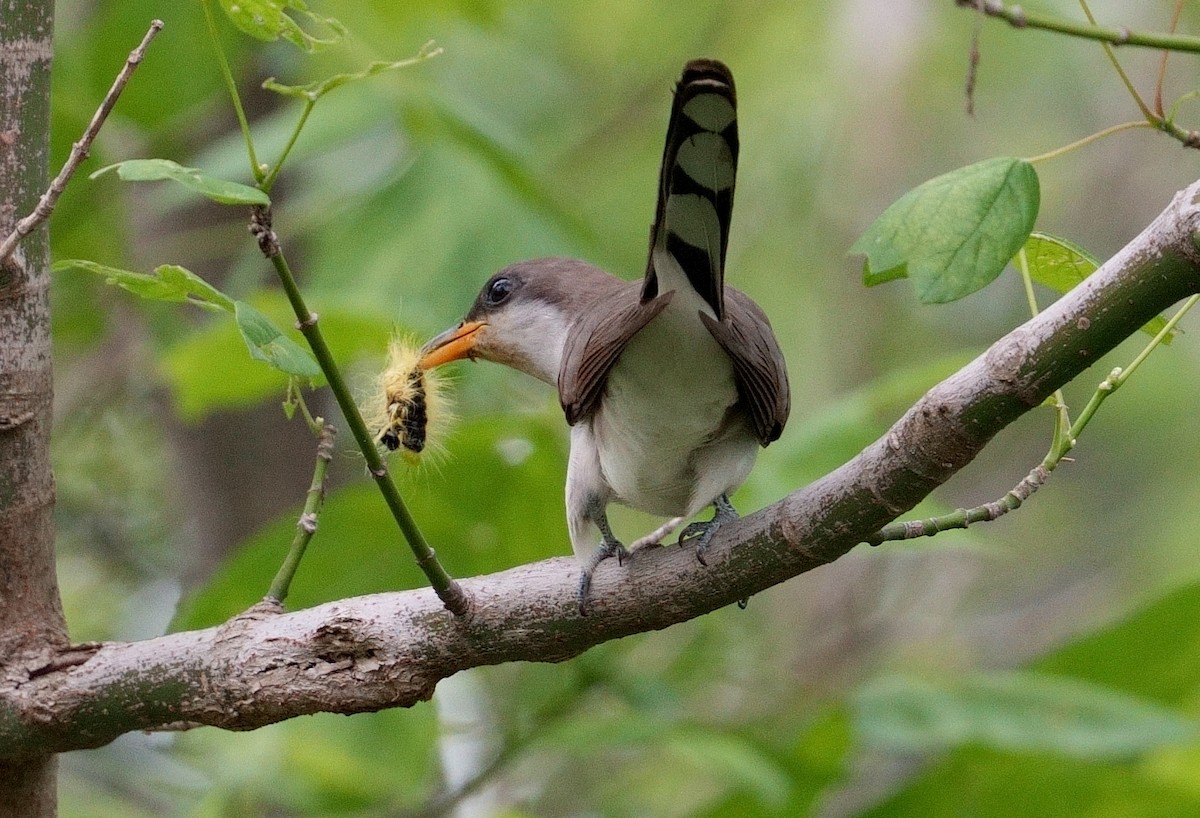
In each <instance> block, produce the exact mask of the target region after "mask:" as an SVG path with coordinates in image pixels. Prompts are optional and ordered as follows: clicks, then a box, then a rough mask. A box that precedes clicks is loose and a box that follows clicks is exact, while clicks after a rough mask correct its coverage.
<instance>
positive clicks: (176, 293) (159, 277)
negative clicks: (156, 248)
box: [51, 258, 233, 312]
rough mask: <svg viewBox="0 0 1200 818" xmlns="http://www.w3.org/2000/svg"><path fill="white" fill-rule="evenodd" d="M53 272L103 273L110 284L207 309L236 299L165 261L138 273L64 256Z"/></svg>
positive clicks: (230, 307) (226, 307)
mask: <svg viewBox="0 0 1200 818" xmlns="http://www.w3.org/2000/svg"><path fill="white" fill-rule="evenodd" d="M51 270H53V271H54V272H60V271H62V270H84V271H85V272H89V273H95V274H96V275H98V276H102V277H103V278H104V280H105V282H107V283H108V284H113V285H116V286H118V287H121V288H122V289H126V290H128V291H129V292H131V293H134V294H135V295H139V296H141V297H142V298H147V299H150V300H151V301H172V302H181V301H186V302H188V303H191V304H195V305H196V306H197V307H204V308H206V309H224V310H229V311H230V312H232V311H233V299H231V298H230V297H229V296H227V295H225V293H223V292H221V291H220V290H218V289H217V288H216V287H214V286H212V285H211V284H209V283H208V282H207V281H205V280H204V279H202V278H201V277H200V276H198V275H196V274H195V273H193V272H192V271H191V270H187V269H185V268H183V267H180V266H178V265H176V264H163V265H161V266H159V267H155V268H154V272H153V273H152V274H151V273H135V272H133V271H131V270H122V269H119V268H117V267H107V266H105V265H103V264H97V263H96V262H94V261H86V260H84V259H74V258H73V259H64V260H62V261H58V262H55V264H54V265H53V266H52V267H51Z"/></svg>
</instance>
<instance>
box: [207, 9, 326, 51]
mask: <svg viewBox="0 0 1200 818" xmlns="http://www.w3.org/2000/svg"><path fill="white" fill-rule="evenodd" d="M221 8H222V9H224V11H225V14H226V16H228V17H229V20H230V22H232V23H233V24H234V25H235V26H237V28H238V29H239V30H240V31H241V32H242V33H244V34H249V35H250V36H251V37H254V38H255V39H258V40H265V41H266V42H274V41H275V40H279V39H284V40H287V41H288V42H289V43H291V44H293V45H295V46H297V47H298V48H302V49H304V50H305V51H308V52H309V53H311V52H313V51H316V50H317V49H319V48H323V47H325V46H327V45H332V44H334V43H336V42H339V41H340V40H341V39H342V38H343V37H345V36H346V27H345V26H343V25H342V24H341V23H339V22H338V21H337V20H335V19H334V18H333V17H326V16H324V15H321V14H317V13H316V12H314V11H310V10H309V8H308V6H307V5H306V4H305V3H304V0H221ZM289 10H290V11H293V12H296V13H297V14H296V16H299V17H302V18H304V19H306V20H307V21H308V22H310V23H314V24H316V25H318V26H321V27H324V28H326V29H328V30H329V32H330V34H329V36H328V37H324V38H322V37H317V36H315V35H313V34H309V33H308V32H307V31H305V30H304V29H303V28H301V27H300V24H299V23H297V22H296V20H295V19H294V18H293V17H292V16H289V14H288V11H289Z"/></svg>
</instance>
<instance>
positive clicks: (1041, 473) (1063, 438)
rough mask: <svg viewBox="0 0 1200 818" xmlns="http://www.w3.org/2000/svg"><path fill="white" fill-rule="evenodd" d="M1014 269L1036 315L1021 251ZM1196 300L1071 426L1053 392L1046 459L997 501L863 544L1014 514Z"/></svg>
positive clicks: (889, 531)
mask: <svg viewBox="0 0 1200 818" xmlns="http://www.w3.org/2000/svg"><path fill="white" fill-rule="evenodd" d="M1016 264H1017V269H1019V270H1020V271H1021V274H1022V276H1023V277H1024V278H1025V280H1026V296H1027V297H1028V298H1029V300H1030V308H1031V309H1032V310H1033V312H1034V314H1035V315H1036V314H1037V301H1036V299H1035V298H1034V297H1033V289H1032V286H1031V285H1030V284H1029V278H1030V277H1029V265H1028V263H1027V259H1026V258H1025V251H1024V250H1022V251H1020V252H1019V253H1018V254H1017V259H1016ZM1198 301H1200V293H1198V294H1196V295H1193V296H1191V297H1190V298H1188V300H1187V301H1185V302H1184V303H1183V306H1181V307H1180V308H1179V309H1178V310H1177V311H1176V312H1175V314H1174V315H1173V316H1171V318H1170V319H1169V320H1168V321H1167V323H1166V324H1165V325H1164V326H1163V328H1162V329H1160V330H1159V331H1158V332H1157V333H1156V334H1155V336H1154V338H1153V339H1152V340H1151V341H1150V343H1148V344H1147V345H1146V346H1145V347H1144V348H1143V349H1142V351H1141V352H1139V353H1138V354H1137V356H1136V357H1134V359H1133V360H1132V361H1130V363H1129V366H1127V367H1125V368H1124V369H1122V368H1121V367H1116V368H1115V369H1113V371H1112V372H1110V373H1109V374H1108V377H1106V378H1105V379H1104V380H1103V381H1101V382H1100V385H1099V386H1098V387H1097V388H1096V391H1095V393H1093V394H1092V397H1091V399H1090V400H1088V402H1087V405H1086V406H1084V407H1083V411H1081V412H1080V413H1079V417H1077V418H1076V419H1075V422H1074V423H1071V422H1070V418H1069V417H1068V416H1067V407H1066V404H1064V403H1063V398H1062V390H1058V391H1056V392H1055V393H1054V397H1055V409H1056V411H1057V412H1058V415H1057V417H1056V420H1055V425H1054V438H1053V440H1052V441H1051V444H1050V451H1048V452H1047V453H1046V457H1045V458H1044V459H1043V460H1042V462H1041V463H1039V464H1038V465H1037V466H1035V467H1034V468H1033V470H1032V471H1031V472H1029V474H1028V475H1026V477H1025V479H1024V480H1022V481H1021V482H1020V483H1018V484H1017V485H1016V486H1015V487H1014V488H1013V490H1012V491H1010V492H1008V494H1006V495H1004V496H1003V497H1001V498H1000V499H999V500H995V501H993V502H991V503H984V504H983V505H981V506H976V507H975V508H971V509H964V508H959V509H955V510H954V511H952V512H950V513H949V514H943V515H941V516H938V517H929V518H927V519H924V520H900V521H896V522H893V523H889V524H887V525H886V526H884V527H883V528H881V529H879V530H878V531H876V532H875V533H874V534H872V535H871V536H870V537H868V538H867V539H866V540H865V542H867V543H868V544H870V545H880V544H882V543H885V542H890V541H893V540H911V539H914V538H916V537H932V536H934V535H936V534H939V533H941V532H942V531H947V530H949V529H953V528H967V527H968V526H970V525H972V524H973V523H979V522H991V521H992V520H996V519H998V518H1000V517H1002V516H1004V515H1005V514H1007V513H1008V512H1010V511H1013V510H1015V509H1018V508H1020V507H1021V504H1022V503H1024V502H1025V501H1026V500H1027V499H1029V496H1030V495H1032V494H1033V493H1034V492H1035V491H1037V490H1038V489H1039V488H1041V486H1042V485H1043V484H1044V483H1045V482H1046V480H1047V479H1049V477H1050V473H1051V472H1052V471H1054V469H1055V467H1056V466H1058V464H1059V463H1061V462H1062V461H1063V460H1064V459H1065V458H1066V455H1067V453H1068V452H1070V451H1071V449H1073V448H1075V444H1076V443H1078V442H1079V436H1080V434H1082V433H1083V430H1084V429H1085V428H1086V427H1087V425H1088V424H1089V423H1090V422H1091V420H1092V418H1093V417H1095V415H1096V412H1097V411H1099V409H1100V406H1101V405H1102V404H1103V403H1104V401H1105V400H1107V399H1108V396H1109V395H1111V394H1112V393H1113V392H1116V391H1117V390H1118V389H1119V388H1121V386H1122V385H1123V384H1124V383H1125V382H1126V381H1127V380H1129V378H1130V377H1131V376H1132V375H1133V373H1134V372H1135V371H1136V370H1137V368H1138V367H1139V366H1141V365H1142V362H1143V361H1145V360H1146V358H1147V357H1149V355H1150V353H1151V352H1153V351H1154V350H1155V349H1157V348H1158V347H1159V345H1160V344H1162V342H1163V340H1164V339H1165V338H1166V337H1167V336H1168V335H1170V334H1171V332H1172V331H1173V330H1174V329H1175V327H1176V326H1177V325H1178V324H1179V322H1180V320H1181V319H1182V318H1183V316H1185V315H1187V313H1188V311H1189V310H1191V309H1192V307H1194V306H1196V303H1197V302H1198Z"/></svg>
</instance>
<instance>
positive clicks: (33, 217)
mask: <svg viewBox="0 0 1200 818" xmlns="http://www.w3.org/2000/svg"><path fill="white" fill-rule="evenodd" d="M162 27H163V22H162V20H154V21H152V22H151V23H150V28H149V29H147V31H146V35H145V36H144V37H142V42H141V43H140V44H139V45H138V46H137V48H135V49H133V51H131V52H129V57H128V58H127V59H126V60H125V65H123V66H122V67H121V71H120V73H118V74H117V78H116V79H115V80H113V84H112V87H111V88H109V89H108V93H107V94H105V95H104V99H103V100H101V102H100V107H99V108H97V109H96V113H94V114H92V121H91V122H89V123H88V126H87V128H86V129H84V132H83V136H81V137H80V138H79V141H78V142H76V143H75V144H74V145H72V146H71V153H70V155H69V156H68V157H67V161H66V162H65V163H64V164H63V166H62V170H60V171H59V172H58V175H57V176H55V177H54V181H52V182H51V183H50V187H48V188H46V192H45V193H43V194H42V197H41V198H40V199H38V203H37V206H36V207H35V208H34V209H33V212H32V213H30V214H29V215H28V216H26V217H25V218H23V219H21V220H20V221H18V222H17V224H16V226H15V227H14V228H13V230H12V232H11V233H9V234H8V236H7V237H6V238H5V239H4V241H3V242H0V264H3V263H4V262H5V261H6V260H7V259H8V257H9V256H10V255H12V252H13V251H14V250H16V249H17V244H19V243H20V241H21V239H23V238H25V237H26V236H28V235H29V234H30V233H32V232H33V230H34V229H35V228H36V227H37V226H38V225H39V224H41V223H42V222H44V221H46V220H47V219H49V218H50V214H52V213H53V212H54V207H55V205H57V204H58V199H59V197H60V196H62V195H63V191H65V190H66V189H67V183H68V182H70V181H71V177H72V176H74V175H75V171H76V170H78V169H79V166H80V165H81V164H83V160H84V159H87V158H88V156H89V155H90V154H91V151H92V142H94V141H95V140H96V135H97V134H99V133H100V129H101V128H102V127H104V121H105V120H106V119H108V115H109V113H111V112H112V109H113V106H114V105H116V104H117V98H118V97H120V96H121V92H122V91H124V90H125V85H126V84H127V83H128V82H129V78H130V77H131V76H132V75H133V72H134V70H135V69H136V68H137V67H138V66H139V65H141V64H142V60H143V59H144V58H145V56H146V48H147V47H149V45H150V41H151V40H153V39H154V37H155V35H157V34H158V32H160V31H162Z"/></svg>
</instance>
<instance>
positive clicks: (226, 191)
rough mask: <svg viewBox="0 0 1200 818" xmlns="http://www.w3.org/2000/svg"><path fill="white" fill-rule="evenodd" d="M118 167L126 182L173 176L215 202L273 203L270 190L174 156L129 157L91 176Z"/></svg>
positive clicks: (173, 178)
mask: <svg viewBox="0 0 1200 818" xmlns="http://www.w3.org/2000/svg"><path fill="white" fill-rule="evenodd" d="M114 168H115V169H116V171H117V176H118V177H119V178H120V179H122V180H123V181H126V182H158V181H162V180H164V179H170V180H172V181H175V182H179V183H180V184H181V185H184V186H185V187H188V188H190V189H192V190H194V191H196V192H197V193H200V194H202V195H204V196H207V197H208V198H210V199H212V200H213V201H214V202H220V203H221V204H231V205H262V206H264V207H265V206H267V205H269V204H271V199H270V198H269V197H268V196H267V194H266V193H264V192H262V191H261V190H259V189H258V188H256V187H250V186H249V185H243V184H240V183H238V182H230V181H228V180H226V179H218V178H216V177H215V176H208V175H206V174H205V173H203V172H201V171H200V170H198V169H197V168H185V167H184V166H183V165H180V164H177V163H176V162H172V161H171V160H170V159H127V160H125V161H124V162H118V163H116V164H115V165H109V166H108V167H104V168H100V170H98V171H96V172H95V173H93V174H92V175H91V177H89V178H92V179H95V178H96V177H97V176H99V175H100V174H102V173H107V172H108V171H110V170H113V169H114Z"/></svg>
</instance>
